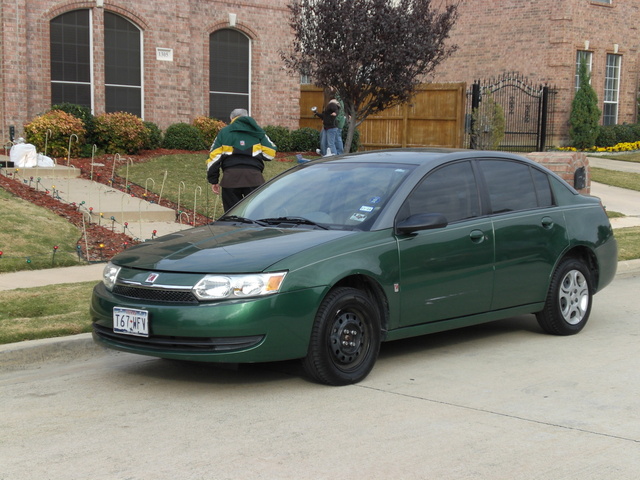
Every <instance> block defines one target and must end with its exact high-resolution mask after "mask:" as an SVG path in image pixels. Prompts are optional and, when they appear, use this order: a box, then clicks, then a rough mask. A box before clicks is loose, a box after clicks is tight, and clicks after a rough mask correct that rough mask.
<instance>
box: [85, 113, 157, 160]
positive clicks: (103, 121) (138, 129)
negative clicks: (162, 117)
mask: <svg viewBox="0 0 640 480" xmlns="http://www.w3.org/2000/svg"><path fill="white" fill-rule="evenodd" d="M95 133H96V139H97V143H98V144H99V146H101V147H103V148H104V149H105V151H107V152H109V153H128V154H135V153H138V152H139V151H140V150H142V148H143V147H144V145H145V143H146V142H147V140H148V139H147V136H148V133H147V128H146V127H145V125H144V123H143V122H142V119H141V118H140V117H136V116H135V115H133V114H131V113H125V112H116V113H104V114H102V115H99V116H97V117H96V128H95Z"/></svg>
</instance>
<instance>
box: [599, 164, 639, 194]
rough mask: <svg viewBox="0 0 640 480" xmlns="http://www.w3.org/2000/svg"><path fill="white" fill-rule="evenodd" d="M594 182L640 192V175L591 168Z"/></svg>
mask: <svg viewBox="0 0 640 480" xmlns="http://www.w3.org/2000/svg"><path fill="white" fill-rule="evenodd" d="M591 180H592V181H593V182H597V183H602V184H605V185H611V186H613V187H620V188H626V189H628V190H636V191H640V174H639V173H630V172H620V171H617V170H608V169H604V168H596V167H591Z"/></svg>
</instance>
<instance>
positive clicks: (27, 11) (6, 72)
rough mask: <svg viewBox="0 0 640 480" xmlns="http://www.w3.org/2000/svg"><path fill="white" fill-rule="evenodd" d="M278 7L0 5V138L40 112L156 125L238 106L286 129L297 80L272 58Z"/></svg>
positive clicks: (34, 0) (280, 14) (246, 1)
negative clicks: (118, 115)
mask: <svg viewBox="0 0 640 480" xmlns="http://www.w3.org/2000/svg"><path fill="white" fill-rule="evenodd" d="M286 5H287V0H242V1H241V2H229V1H217V0H209V1H206V0H186V1H185V0H182V1H179V2H178V1H175V0H154V1H149V0H146V1H145V0H127V1H126V2H125V1H121V0H91V1H85V0H63V1H59V0H28V1H27V0H12V1H10V2H5V1H3V2H0V25H1V30H0V56H1V57H0V58H1V60H0V102H1V103H0V134H1V138H2V141H3V143H5V142H7V141H8V140H9V126H10V125H13V126H14V127H15V130H16V132H15V133H16V136H19V135H20V134H21V133H22V126H23V125H24V124H25V123H27V122H28V121H29V120H31V119H32V118H33V117H34V116H36V115H38V114H40V113H43V112H45V111H46V110H48V109H49V108H50V106H51V105H52V104H55V103H62V102H70V103H77V104H84V105H87V106H91V108H92V110H93V113H94V114H96V115H98V114H101V113H104V112H113V111H128V112H131V113H135V114H137V115H139V116H141V117H142V118H143V119H144V120H147V121H151V122H154V123H156V124H157V125H158V126H159V127H160V128H162V129H165V128H166V127H167V126H169V125H171V124H173V123H177V122H187V123H189V122H191V121H192V120H193V118H195V117H196V116H198V115H210V116H213V117H216V118H221V119H223V120H225V121H227V119H228V114H229V112H230V111H231V110H232V109H233V108H237V107H245V108H247V109H248V110H249V111H250V112H251V114H252V115H253V116H254V117H255V118H256V120H257V121H258V122H259V123H261V124H265V125H266V124H268V125H283V126H288V127H291V128H297V126H298V120H299V107H298V99H299V95H300V85H299V78H297V77H296V76H292V75H290V74H289V73H287V72H286V71H285V70H284V68H283V66H282V61H281V59H280V54H279V50H280V48H281V47H282V46H283V45H284V44H285V43H286V41H287V40H288V38H289V35H290V30H289V28H288V23H287V19H288V13H289V12H288V9H287V8H286Z"/></svg>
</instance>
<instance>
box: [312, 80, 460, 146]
mask: <svg viewBox="0 0 640 480" xmlns="http://www.w3.org/2000/svg"><path fill="white" fill-rule="evenodd" d="M465 102H466V86H465V84H464V83H443V84H437V83H430V84H425V85H421V86H420V87H419V89H418V93H417V94H416V95H415V96H414V97H413V98H412V99H411V102H410V103H406V104H403V105H400V106H397V107H393V108H390V109H388V110H385V111H384V112H382V113H380V114H377V115H372V116H370V117H368V118H367V119H366V120H365V121H364V122H363V123H362V124H361V125H360V126H359V127H358V129H359V130H360V144H361V150H378V149H381V148H400V147H402V148H410V147H427V146H429V147H451V148H461V147H462V146H463V143H464V125H465ZM322 105H323V91H322V89H321V88H318V87H315V86H312V85H302V86H301V87H300V127H301V128H302V127H311V128H316V129H318V130H319V129H320V128H322V123H321V120H320V119H319V118H318V117H314V115H313V113H312V112H311V107H312V106H317V107H318V109H320V110H321V109H322Z"/></svg>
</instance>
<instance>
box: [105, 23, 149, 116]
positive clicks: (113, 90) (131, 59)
mask: <svg viewBox="0 0 640 480" xmlns="http://www.w3.org/2000/svg"><path fill="white" fill-rule="evenodd" d="M104 78H105V111H106V112H107V113H110V112H128V113H132V114H134V115H137V116H139V117H141V118H142V116H143V111H142V33H141V31H140V29H139V28H138V27H136V26H135V25H134V24H133V23H131V22H130V21H129V20H127V19H126V18H123V17H121V16H119V15H116V14H114V13H110V12H104Z"/></svg>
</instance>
